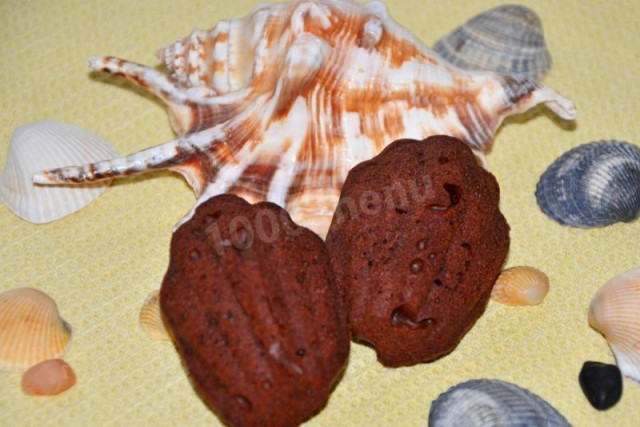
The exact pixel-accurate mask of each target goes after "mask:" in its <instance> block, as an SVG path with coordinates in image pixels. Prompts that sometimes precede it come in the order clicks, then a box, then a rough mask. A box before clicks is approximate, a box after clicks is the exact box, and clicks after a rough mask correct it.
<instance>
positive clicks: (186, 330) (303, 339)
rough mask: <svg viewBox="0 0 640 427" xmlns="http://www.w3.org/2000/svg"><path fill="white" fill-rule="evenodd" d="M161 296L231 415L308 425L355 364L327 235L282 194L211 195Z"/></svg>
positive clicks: (202, 384)
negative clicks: (303, 222)
mask: <svg viewBox="0 0 640 427" xmlns="http://www.w3.org/2000/svg"><path fill="white" fill-rule="evenodd" d="M160 306H161V310H162V313H163V317H164V319H165V321H166V323H167V325H168V327H169V328H170V329H171V332H172V336H173V337H175V344H176V347H177V349H178V352H179V353H180V356H181V357H182V360H183V362H184V364H185V366H186V367H187V370H188V371H189V375H190V377H191V379H192V380H193V383H194V385H195V387H196V389H197V390H198V391H199V393H200V395H201V396H202V397H203V399H204V400H205V402H207V404H209V405H210V406H211V407H212V409H213V410H214V411H215V412H216V413H217V414H218V415H219V416H220V417H221V418H222V419H223V420H224V421H225V422H228V423H229V424H231V425H268V426H279V425H298V424H299V423H301V422H303V421H305V420H306V419H308V418H309V417H311V416H312V415H313V414H314V413H316V412H317V411H319V410H320V409H322V407H323V406H324V405H325V404H326V402H327V400H328V398H329V394H330V392H331V389H332V386H333V384H334V382H335V381H336V380H337V378H338V376H339V374H340V373H341V371H342V369H343V368H344V366H345V364H346V360H347V356H348V353H349V334H348V329H347V326H346V318H345V317H346V316H345V313H344V310H343V309H341V307H342V306H341V304H340V301H339V299H338V291H337V288H336V286H335V283H334V279H333V276H332V274H331V270H330V268H329V256H328V254H327V251H326V248H325V245H324V243H323V242H322V240H321V239H320V238H319V237H318V236H317V235H315V234H314V233H312V232H311V231H309V230H308V229H306V228H298V227H297V226H296V225H295V224H294V223H293V222H292V221H291V219H290V218H289V216H288V214H287V213H286V212H285V211H284V210H283V209H281V208H279V207H277V206H276V205H274V204H272V203H259V204H256V205H250V204H249V203H247V202H246V201H244V200H242V199H241V198H239V197H236V196H232V195H222V196H216V197H214V198H212V199H210V200H208V201H207V202H205V203H203V204H202V205H201V206H200V207H199V208H198V209H197V211H196V213H195V216H194V217H193V218H192V219H191V220H190V221H188V222H187V223H185V224H184V225H182V226H181V227H180V228H179V229H178V230H177V231H176V232H175V234H174V236H173V239H172V242H171V262H170V264H169V268H168V270H167V273H166V276H165V278H164V282H163V284H162V289H161V292H160Z"/></svg>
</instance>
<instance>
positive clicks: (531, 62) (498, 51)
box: [433, 4, 551, 80]
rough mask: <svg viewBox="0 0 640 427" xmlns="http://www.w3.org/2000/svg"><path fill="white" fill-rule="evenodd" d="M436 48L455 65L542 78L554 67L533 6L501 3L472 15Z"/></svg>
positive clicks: (467, 68) (437, 44)
mask: <svg viewBox="0 0 640 427" xmlns="http://www.w3.org/2000/svg"><path fill="white" fill-rule="evenodd" d="M433 49H434V50H435V51H436V52H438V53H439V54H440V55H442V57H443V58H444V59H446V60H447V61H449V62H450V63H452V64H453V65H455V66H457V67H460V68H463V69H466V70H485V71H495V72H498V73H504V74H509V75H512V76H516V77H526V78H530V79H534V80H540V79H542V78H543V77H544V75H545V74H547V72H548V71H549V69H550V68H551V54H550V53H549V51H548V50H547V46H546V43H545V41H544V32H543V30H542V22H541V21H540V18H539V17H538V15H537V14H536V13H535V12H534V11H533V10H531V9H529V8H527V7H525V6H522V5H516V4H507V5H502V6H498V7H496V8H494V9H491V10H488V11H486V12H483V13H481V14H479V15H476V16H475V17H473V18H471V19H470V20H469V21H467V22H466V23H465V24H463V25H461V26H460V27H458V28H456V29H455V30H454V31H453V32H451V33H450V34H448V35H447V36H445V37H443V38H441V39H440V40H438V42H437V43H436V44H435V46H434V47H433Z"/></svg>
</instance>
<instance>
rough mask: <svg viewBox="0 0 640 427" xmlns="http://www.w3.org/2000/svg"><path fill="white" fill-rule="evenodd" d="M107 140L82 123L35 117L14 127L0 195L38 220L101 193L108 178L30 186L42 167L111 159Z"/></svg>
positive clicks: (61, 213)
mask: <svg viewBox="0 0 640 427" xmlns="http://www.w3.org/2000/svg"><path fill="white" fill-rule="evenodd" d="M117 155H118V153H117V152H116V150H115V149H114V148H113V146H112V145H111V143H110V142H109V141H107V140H105V139H104V138H101V137H99V136H98V135H95V134H93V133H91V132H89V131H87V130H85V129H83V128H81V127H78V126H74V125H69V124H65V123H59V122H35V123H30V124H27V125H24V126H21V127H20V128H18V129H17V130H16V131H15V132H14V134H13V135H12V137H11V147H10V148H9V154H8V156H7V162H6V166H5V169H4V171H3V172H2V174H0V199H2V201H3V202H4V203H5V204H6V205H7V206H8V207H9V209H11V211H12V212H13V213H15V214H16V215H18V216H19V217H20V218H23V219H26V220H27V221H31V222H34V223H37V224H42V223H47V222H51V221H55V220H57V219H60V218H62V217H65V216H67V215H69V214H72V213H74V212H76V211H78V210H80V209H82V208H83V207H85V206H86V205H88V204H89V203H91V202H92V201H93V200H94V199H95V198H97V197H98V196H100V195H101V194H102V193H104V191H105V190H106V188H107V186H108V183H102V184H92V185H87V184H83V185H81V186H69V185H66V186H60V185H58V186H42V185H34V184H33V182H32V179H31V177H32V175H33V174H34V173H36V172H39V171H41V170H42V169H47V168H51V167H60V166H64V165H68V164H73V163H77V162H80V163H86V162H94V161H97V160H101V159H108V158H112V157H113V156H117Z"/></svg>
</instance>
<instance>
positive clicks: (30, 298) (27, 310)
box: [0, 288, 71, 371]
mask: <svg viewBox="0 0 640 427" xmlns="http://www.w3.org/2000/svg"><path fill="white" fill-rule="evenodd" d="M70 339H71V328H70V327H69V325H68V324H67V323H66V322H65V321H64V320H62V318H60V315H59V313H58V307H57V305H56V302H55V301H54V300H53V299H51V297H49V296H48V295H47V294H45V293H43V292H41V291H39V290H37V289H33V288H17V289H12V290H9V291H6V292H4V293H3V294H0V369H1V370H3V371H25V370H27V369H29V368H30V367H31V366H33V365H35V364H37V363H40V362H42V361H44V360H47V359H54V358H57V357H60V356H61V355H62V354H63V353H64V351H65V349H66V347H67V345H68V343H69V340H70Z"/></svg>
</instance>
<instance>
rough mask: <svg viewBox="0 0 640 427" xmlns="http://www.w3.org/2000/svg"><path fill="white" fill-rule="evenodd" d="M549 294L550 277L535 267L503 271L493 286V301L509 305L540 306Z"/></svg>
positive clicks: (512, 268)
mask: <svg viewBox="0 0 640 427" xmlns="http://www.w3.org/2000/svg"><path fill="white" fill-rule="evenodd" d="M548 292H549V277H547V275H546V274H544V273H543V272H542V271H540V270H538V269H537V268H534V267H528V266H518V267H511V268H508V269H506V270H503V271H502V273H500V276H498V280H496V283H495V284H494V285H493V290H492V291H491V299H493V300H494V301H497V302H500V303H502V304H507V305H536V304H540V303H541V302H542V300H544V297H546V296H547V293H548Z"/></svg>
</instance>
